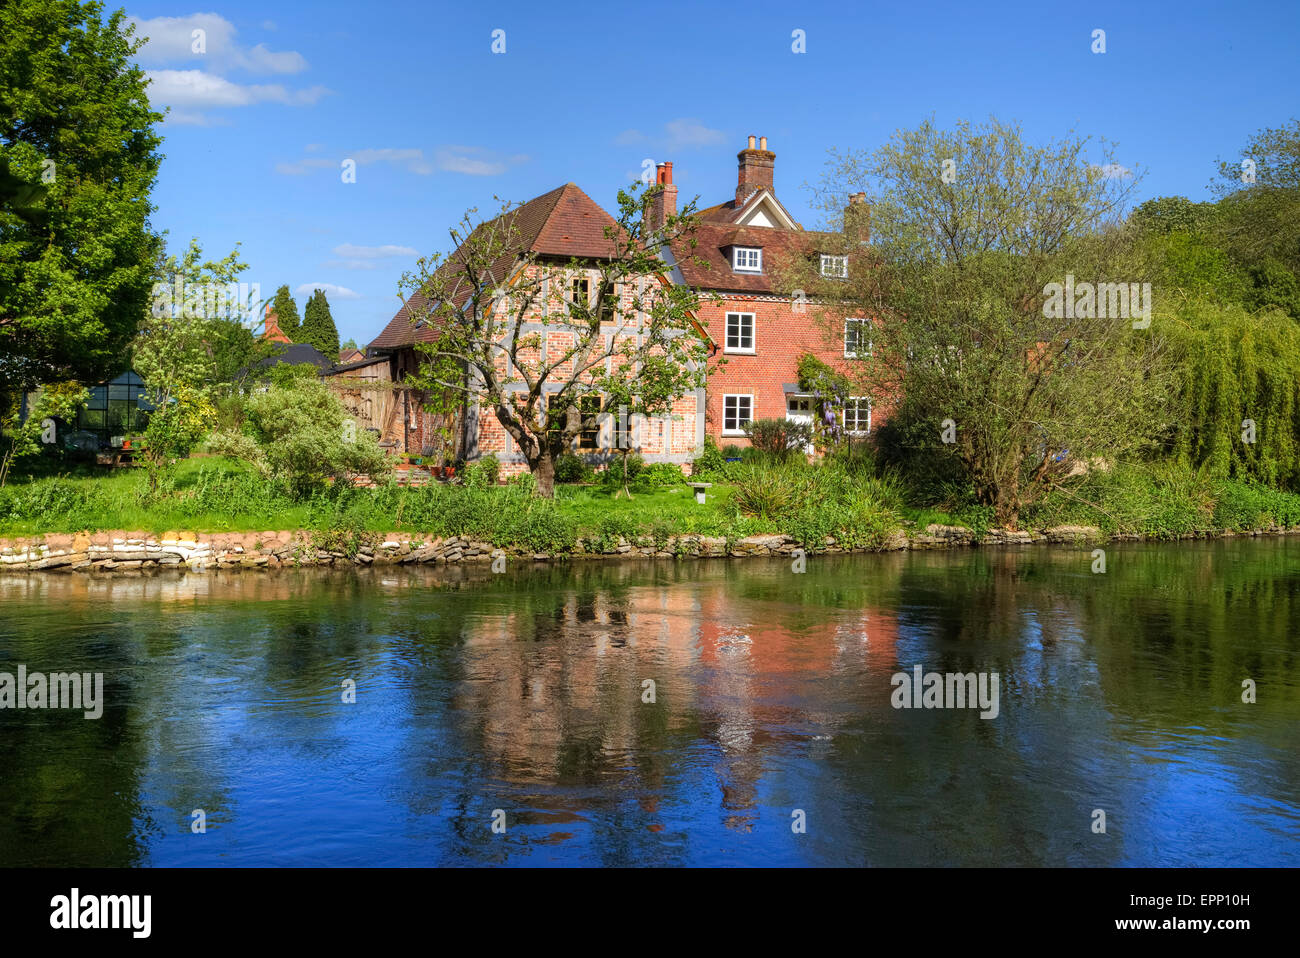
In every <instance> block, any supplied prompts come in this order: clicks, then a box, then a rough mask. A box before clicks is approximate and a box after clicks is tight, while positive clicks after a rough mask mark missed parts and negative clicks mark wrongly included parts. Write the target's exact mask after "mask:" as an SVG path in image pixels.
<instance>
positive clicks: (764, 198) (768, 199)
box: [734, 190, 802, 230]
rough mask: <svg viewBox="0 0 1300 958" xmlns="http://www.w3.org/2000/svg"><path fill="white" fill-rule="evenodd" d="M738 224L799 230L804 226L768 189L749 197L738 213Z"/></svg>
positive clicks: (736, 220) (736, 221) (736, 222)
mask: <svg viewBox="0 0 1300 958" xmlns="http://www.w3.org/2000/svg"><path fill="white" fill-rule="evenodd" d="M734 222H735V224H736V225H737V226H757V227H765V228H767V229H786V230H798V229H802V227H801V226H800V225H799V224H798V223H797V222H795V219H794V217H793V216H791V215H790V214H789V213H788V212H786V209H785V207H784V206H782V205H781V203H780V201H779V200H777V198H776V197H775V196H773V195H772V194H771V192H769V191H768V190H759V191H758V192H757V193H755V194H754V195H753V196H751V197H750V198H749V202H747V203H746V204H745V205H744V206H743V207H742V208H741V210H740V212H739V213H738V214H737V215H736V217H735V220H734Z"/></svg>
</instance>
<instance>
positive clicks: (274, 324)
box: [262, 303, 293, 343]
mask: <svg viewBox="0 0 1300 958" xmlns="http://www.w3.org/2000/svg"><path fill="white" fill-rule="evenodd" d="M262 338H263V339H269V340H270V341H271V342H273V343H291V342H293V340H291V339H290V338H289V337H288V336H286V335H285V334H284V332H283V331H282V330H281V329H280V317H279V316H278V315H276V313H275V312H274V311H273V310H272V309H271V304H270V303H267V304H266V322H265V323H264V324H263V329H262Z"/></svg>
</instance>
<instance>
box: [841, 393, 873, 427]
mask: <svg viewBox="0 0 1300 958" xmlns="http://www.w3.org/2000/svg"><path fill="white" fill-rule="evenodd" d="M848 402H850V403H852V404H853V408H854V410H855V411H856V412H857V413H858V415H855V416H854V417H853V418H854V419H855V420H857V422H858V423H859V424H860V423H861V421H862V416H861V410H862V404H863V403H866V404H867V428H866V431H865V432H864V431H863V430H861V429H850V428H849V407H848V406H847V405H846V406H845V407H844V413H843V415H842V416H841V417H840V424H841V425H843V426H844V431H845V432H846V433H848V434H849V435H850V436H866V435H868V434H870V432H871V397H869V396H849V397H848Z"/></svg>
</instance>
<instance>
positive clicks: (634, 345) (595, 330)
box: [401, 185, 709, 497]
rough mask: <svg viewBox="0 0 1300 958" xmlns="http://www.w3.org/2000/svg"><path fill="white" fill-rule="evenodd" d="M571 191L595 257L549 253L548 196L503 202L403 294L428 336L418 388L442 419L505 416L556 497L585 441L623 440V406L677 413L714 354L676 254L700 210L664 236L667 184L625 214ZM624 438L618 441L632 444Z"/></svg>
mask: <svg viewBox="0 0 1300 958" xmlns="http://www.w3.org/2000/svg"><path fill="white" fill-rule="evenodd" d="M561 190H573V191H574V197H573V199H574V201H575V203H577V204H578V205H579V206H580V207H581V209H582V210H583V213H582V214H581V225H582V228H583V229H587V230H590V231H591V233H592V235H593V236H596V235H598V236H599V237H601V238H600V239H594V238H593V239H592V240H591V245H590V247H589V253H590V254H591V255H584V256H583V257H582V258H580V259H579V258H573V257H570V258H567V259H565V258H560V257H558V256H556V255H554V254H550V255H548V254H547V253H546V252H545V251H544V250H543V244H542V243H541V242H540V240H539V236H541V235H543V234H544V233H545V230H543V229H542V227H541V226H540V224H541V223H543V222H550V220H549V218H548V217H549V216H550V213H549V211H548V210H546V209H539V206H538V204H540V203H541V201H542V200H543V199H545V197H541V198H538V199H536V200H532V201H530V202H529V203H527V204H524V205H522V206H518V205H514V204H510V203H506V204H503V206H502V208H501V212H500V214H499V215H497V216H495V217H493V218H491V219H489V220H486V221H478V220H476V219H475V213H476V211H475V210H470V211H468V212H467V213H466V214H465V217H464V218H463V219H462V221H461V223H460V225H459V226H458V227H456V228H454V229H452V230H451V241H452V246H453V251H452V252H451V253H450V254H448V255H447V256H445V257H443V256H436V255H435V256H433V257H430V258H427V259H424V258H422V259H421V260H420V261H419V262H418V263H417V266H416V269H415V271H414V272H411V273H408V274H407V275H406V276H405V277H403V280H402V285H401V289H402V290H403V292H404V293H406V294H407V296H406V315H407V317H408V319H409V320H410V321H411V322H412V323H413V324H414V325H415V326H416V328H417V329H421V330H425V331H427V340H426V341H421V342H417V344H416V349H417V350H418V351H419V352H420V354H421V366H420V370H419V372H418V374H417V375H415V376H413V377H412V378H411V380H410V382H411V383H412V385H415V386H417V387H418V388H422V389H425V390H427V391H428V392H429V393H430V394H431V395H432V396H433V397H434V399H433V400H432V402H433V403H434V407H433V408H436V409H438V410H439V411H444V412H445V411H448V410H450V409H452V408H456V407H459V408H464V409H467V410H469V411H471V412H475V411H478V410H482V411H484V412H488V413H489V414H491V415H494V416H495V417H496V419H497V421H498V422H499V423H500V424H501V427H502V428H503V429H504V430H505V432H506V433H507V434H508V435H509V436H510V438H511V439H512V440H513V441H514V443H515V445H516V446H517V447H518V449H519V450H520V452H521V453H522V454H523V456H524V458H525V459H526V460H527V462H528V467H529V469H530V471H531V472H532V474H533V475H534V476H535V477H536V479H537V492H538V494H539V495H542V496H546V497H550V496H553V495H554V489H555V461H556V459H557V458H558V457H559V456H560V455H561V454H562V453H563V452H565V451H566V450H568V449H570V448H571V447H572V446H573V445H574V443H575V441H576V440H577V439H578V437H579V435H580V434H582V433H600V434H601V435H604V436H609V434H610V433H611V432H613V431H614V430H615V429H616V428H617V426H618V425H620V424H619V423H618V422H617V410H618V407H619V406H620V405H622V406H628V407H630V412H632V413H637V414H640V415H642V416H663V415H668V414H671V411H672V407H673V404H674V402H675V400H676V398H677V397H680V396H682V395H685V394H688V393H690V392H691V391H692V390H694V389H697V388H699V387H701V386H703V385H704V381H705V376H706V362H707V359H708V353H709V348H708V345H707V342H706V338H705V336H704V334H703V331H702V330H701V329H700V327H699V326H698V324H697V322H696V320H695V317H694V313H695V311H696V309H697V308H698V305H699V299H698V294H697V292H696V291H695V290H693V289H691V288H690V287H687V286H683V285H679V284H676V283H674V282H673V281H672V269H673V267H672V266H671V264H670V259H669V258H667V257H665V256H664V251H665V250H667V249H668V244H669V243H670V242H673V241H675V240H676V238H677V237H684V236H686V234H688V233H689V232H690V230H691V228H692V227H691V221H690V217H691V214H692V212H693V207H692V205H690V204H688V205H687V206H686V208H685V209H684V210H683V211H682V213H681V214H679V215H676V216H670V217H668V218H667V220H666V222H665V223H664V225H663V227H662V228H661V229H658V230H654V229H651V228H650V226H649V225H648V222H647V217H646V213H647V210H648V209H649V206H650V203H651V202H652V200H653V198H654V196H655V190H653V189H652V190H648V191H645V192H642V191H640V189H639V188H638V187H635V186H634V187H633V189H632V190H631V191H630V192H629V191H624V190H620V191H619V193H618V216H617V218H613V217H610V216H609V215H608V214H605V213H604V212H603V211H601V210H600V209H599V207H597V206H596V205H595V204H594V203H592V202H591V201H590V199H588V198H587V197H586V196H585V194H582V193H581V191H579V190H577V188H576V187H573V186H572V185H570V186H567V187H562V188H561ZM547 197H551V194H547ZM602 219H603V220H604V223H603V225H600V223H601V220H602ZM587 221H595V222H591V223H588V222H587ZM597 228H599V233H598V234H597V233H596V232H595V231H596V229H597ZM565 229H567V230H572V231H573V232H576V231H577V228H576V227H575V226H568V227H565ZM564 238H565V239H568V236H567V235H566V236H565V237H564ZM686 244H687V245H688V246H689V245H690V240H689V237H686ZM597 253H598V255H597ZM612 438H613V439H614V441H610V442H607V443H606V445H610V446H618V445H620V441H618V437H616V436H615V437H612Z"/></svg>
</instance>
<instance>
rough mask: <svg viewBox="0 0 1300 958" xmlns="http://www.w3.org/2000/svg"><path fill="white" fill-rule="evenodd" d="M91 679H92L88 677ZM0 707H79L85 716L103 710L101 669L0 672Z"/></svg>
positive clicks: (97, 716) (102, 676) (90, 717)
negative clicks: (46, 672)
mask: <svg viewBox="0 0 1300 958" xmlns="http://www.w3.org/2000/svg"><path fill="white" fill-rule="evenodd" d="M92 679H93V680H94V681H93V682H92V681H91V680H92ZM0 709H81V710H82V711H83V713H84V717H85V718H88V719H97V718H99V717H100V716H101V715H103V714H104V673H103V672H95V673H93V674H92V673H90V672H51V673H50V674H49V675H48V676H47V675H46V674H45V673H44V672H32V673H30V674H29V673H28V671H27V666H25V665H20V666H18V674H17V675H16V676H15V675H14V674H13V673H12V672H0Z"/></svg>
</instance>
